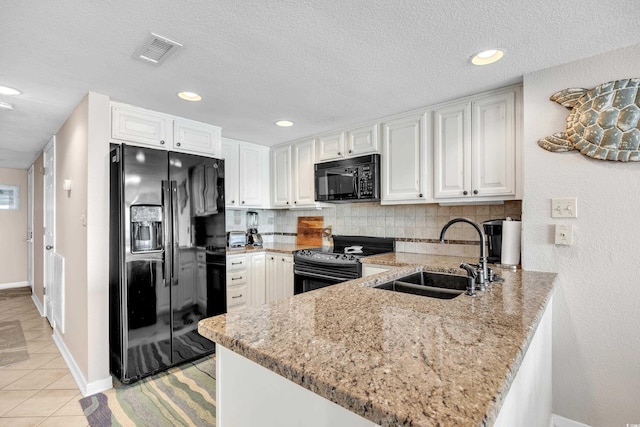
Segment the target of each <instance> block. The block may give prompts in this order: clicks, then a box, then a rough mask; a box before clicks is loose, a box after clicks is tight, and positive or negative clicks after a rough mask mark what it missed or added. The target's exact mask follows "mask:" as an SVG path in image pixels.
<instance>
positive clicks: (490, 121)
mask: <svg viewBox="0 0 640 427" xmlns="http://www.w3.org/2000/svg"><path fill="white" fill-rule="evenodd" d="M471 107H472V112H473V114H472V127H473V143H472V144H471V148H472V150H471V151H472V153H471V159H472V165H471V173H472V192H473V194H477V195H478V196H502V195H506V196H507V195H508V196H510V195H515V188H516V183H515V171H516V121H515V93H514V92H507V93H502V94H497V95H494V96H488V97H486V98H482V99H479V100H477V101H474V102H473V103H472V104H471ZM476 192H477V193H476Z"/></svg>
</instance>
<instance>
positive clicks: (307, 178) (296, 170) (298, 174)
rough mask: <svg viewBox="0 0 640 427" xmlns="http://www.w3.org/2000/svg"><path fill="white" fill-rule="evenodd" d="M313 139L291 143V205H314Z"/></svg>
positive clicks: (314, 147) (314, 153) (314, 145)
mask: <svg viewBox="0 0 640 427" xmlns="http://www.w3.org/2000/svg"><path fill="white" fill-rule="evenodd" d="M315 142H316V141H315V139H310V140H308V141H302V142H298V143H295V144H293V145H292V148H291V151H292V157H293V162H292V163H293V168H292V176H293V180H292V184H293V205H294V206H296V207H299V206H314V205H315V184H314V176H315V172H314V168H313V164H314V163H315V158H316V152H315V150H316V144H315Z"/></svg>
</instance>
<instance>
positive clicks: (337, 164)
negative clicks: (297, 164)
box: [314, 154, 380, 203]
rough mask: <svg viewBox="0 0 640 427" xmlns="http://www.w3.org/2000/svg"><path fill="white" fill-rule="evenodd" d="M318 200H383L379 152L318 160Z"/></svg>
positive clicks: (316, 180)
mask: <svg viewBox="0 0 640 427" xmlns="http://www.w3.org/2000/svg"><path fill="white" fill-rule="evenodd" d="M314 167H315V178H314V179H315V193H316V202H330V203H339V202H375V201H379V200H380V154H371V155H369V156H361V157H353V158H351V159H345V160H336V161H333V162H326V163H316V164H315V165H314Z"/></svg>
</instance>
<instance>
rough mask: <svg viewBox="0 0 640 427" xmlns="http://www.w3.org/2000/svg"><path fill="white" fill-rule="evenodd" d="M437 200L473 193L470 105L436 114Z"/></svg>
mask: <svg viewBox="0 0 640 427" xmlns="http://www.w3.org/2000/svg"><path fill="white" fill-rule="evenodd" d="M433 134H434V137H433V139H434V141H433V150H434V153H433V158H434V162H433V163H434V179H435V186H434V187H435V190H434V197H435V198H446V197H464V196H468V195H470V194H471V192H470V189H471V174H470V173H469V171H470V169H471V106H470V104H469V103H463V104H456V105H452V106H448V107H444V108H440V109H438V110H436V111H434V112H433Z"/></svg>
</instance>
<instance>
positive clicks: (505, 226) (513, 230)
mask: <svg viewBox="0 0 640 427" xmlns="http://www.w3.org/2000/svg"><path fill="white" fill-rule="evenodd" d="M521 230H522V223H521V222H520V221H502V253H501V257H500V263H501V264H506V265H516V264H520V232H521Z"/></svg>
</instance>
